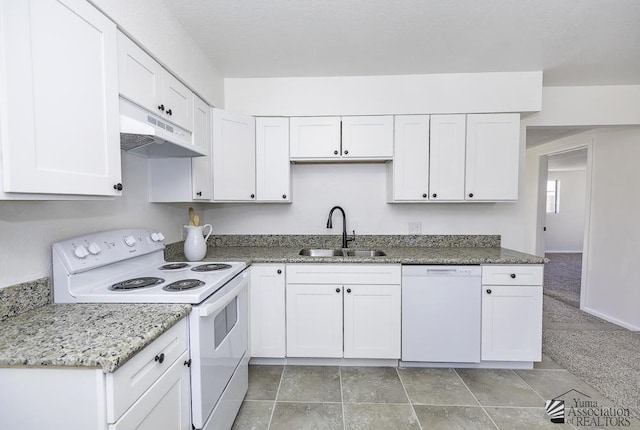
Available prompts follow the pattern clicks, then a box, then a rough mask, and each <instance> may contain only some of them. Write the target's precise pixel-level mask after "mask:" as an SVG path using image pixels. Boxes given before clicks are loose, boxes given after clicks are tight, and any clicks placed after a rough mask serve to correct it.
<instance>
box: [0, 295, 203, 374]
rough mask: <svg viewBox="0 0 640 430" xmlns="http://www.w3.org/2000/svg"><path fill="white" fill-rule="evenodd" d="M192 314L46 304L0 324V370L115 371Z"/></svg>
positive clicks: (181, 308)
mask: <svg viewBox="0 0 640 430" xmlns="http://www.w3.org/2000/svg"><path fill="white" fill-rule="evenodd" d="M189 312H191V305H182V304H139V303H137V304H84V303H72V304H50V305H46V306H42V307H39V308H36V309H32V310H30V311H28V312H25V313H23V314H20V315H17V316H14V317H11V318H7V319H6V320H4V321H2V322H0V367H13V366H46V367H57V366H63V367H95V368H102V370H103V371H104V372H105V373H110V372H114V371H115V370H116V369H118V368H119V367H120V366H122V365H123V364H124V363H125V362H126V361H127V360H129V359H130V358H131V357H133V356H134V355H135V354H137V353H138V352H140V351H141V350H142V349H143V348H144V347H145V346H147V345H149V344H150V343H151V342H153V341H154V340H155V339H156V338H158V337H159V336H160V335H161V334H163V333H164V332H165V331H167V330H168V329H169V328H171V327H172V326H173V325H174V324H176V323H177V322H178V321H180V320H181V319H182V318H184V317H186V316H187V315H188V314H189Z"/></svg>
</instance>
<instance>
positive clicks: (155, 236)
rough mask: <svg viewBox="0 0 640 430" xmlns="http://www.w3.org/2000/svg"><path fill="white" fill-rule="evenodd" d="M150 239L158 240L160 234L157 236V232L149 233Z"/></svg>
mask: <svg viewBox="0 0 640 430" xmlns="http://www.w3.org/2000/svg"><path fill="white" fill-rule="evenodd" d="M151 240H152V241H154V242H158V241H160V236H158V233H151Z"/></svg>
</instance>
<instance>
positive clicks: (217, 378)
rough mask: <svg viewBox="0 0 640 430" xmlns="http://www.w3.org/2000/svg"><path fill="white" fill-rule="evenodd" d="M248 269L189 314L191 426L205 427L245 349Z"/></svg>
mask: <svg viewBox="0 0 640 430" xmlns="http://www.w3.org/2000/svg"><path fill="white" fill-rule="evenodd" d="M248 283H249V281H248V275H247V272H246V271H245V272H242V273H240V274H239V275H238V276H236V277H235V278H233V279H232V280H231V281H229V282H228V283H227V284H226V285H225V286H224V287H222V288H221V289H220V290H218V291H216V293H215V294H213V295H212V296H211V297H209V298H208V299H207V300H205V301H204V302H202V303H201V304H199V305H197V306H194V307H193V310H192V311H191V314H190V315H189V339H190V348H191V396H192V398H191V404H192V415H193V425H194V428H196V429H200V428H202V427H203V426H204V423H205V422H206V421H207V418H208V417H209V415H210V414H211V412H212V411H213V408H214V407H215V405H216V403H217V402H218V400H219V399H220V397H221V395H222V393H223V391H224V389H225V387H226V385H227V383H228V382H229V380H230V379H231V376H232V375H233V372H234V371H235V369H236V367H237V366H238V364H239V363H240V361H241V359H242V357H243V356H244V355H245V353H246V351H247V338H248V304H247V301H248V299H247V296H248V294H247V286H248Z"/></svg>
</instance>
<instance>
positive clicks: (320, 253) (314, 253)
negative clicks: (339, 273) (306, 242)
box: [300, 249, 342, 257]
mask: <svg viewBox="0 0 640 430" xmlns="http://www.w3.org/2000/svg"><path fill="white" fill-rule="evenodd" d="M300 255H306V256H307V257H342V249H303V250H301V251H300Z"/></svg>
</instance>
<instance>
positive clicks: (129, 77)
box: [118, 31, 163, 115]
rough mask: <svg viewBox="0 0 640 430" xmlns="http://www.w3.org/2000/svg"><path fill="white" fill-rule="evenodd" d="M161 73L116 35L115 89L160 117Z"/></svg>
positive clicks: (140, 53) (130, 42)
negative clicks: (116, 67) (116, 76)
mask: <svg viewBox="0 0 640 430" xmlns="http://www.w3.org/2000/svg"><path fill="white" fill-rule="evenodd" d="M162 73H163V69H162V66H160V64H159V63H158V62H157V61H156V60H154V59H153V58H151V56H150V55H149V54H147V53H146V52H144V51H143V50H142V48H140V47H139V46H138V45H136V44H135V43H134V42H133V41H132V40H131V39H129V38H128V37H127V36H125V35H124V34H123V33H121V32H120V31H119V32H118V89H119V90H120V95H122V96H123V97H126V98H127V99H129V100H131V101H132V102H134V103H136V104H138V105H140V106H142V107H145V108H147V109H149V110H150V111H151V112H156V113H157V114H158V115H162V111H161V110H160V109H159V108H158V106H160V104H161V103H162Z"/></svg>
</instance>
